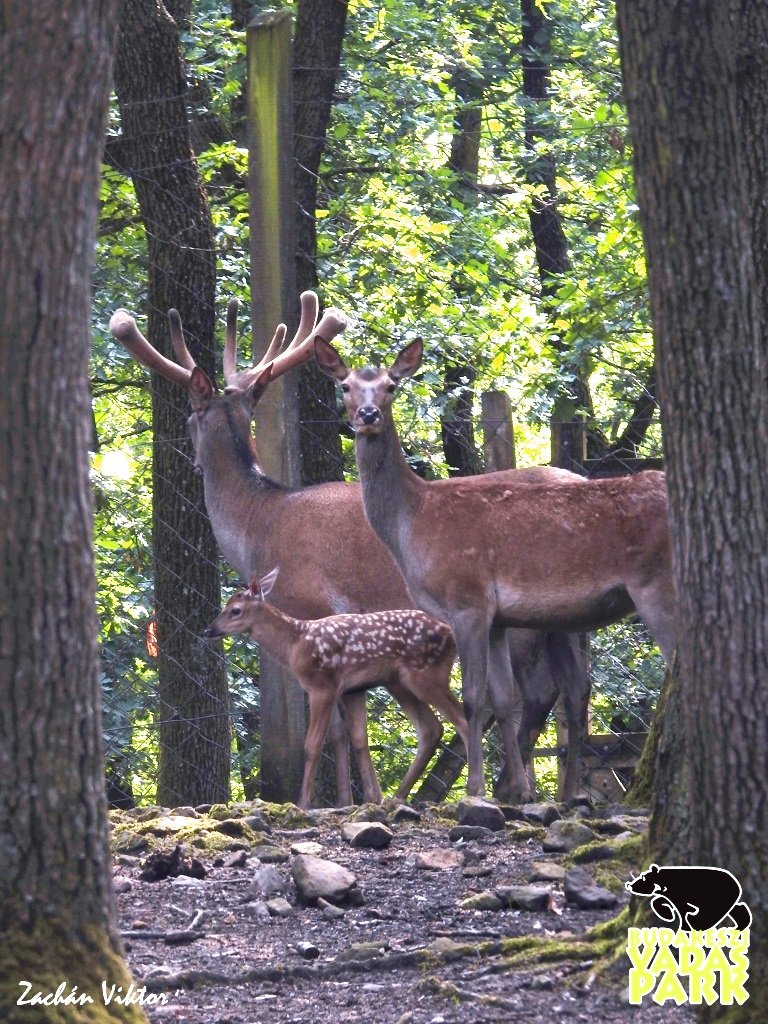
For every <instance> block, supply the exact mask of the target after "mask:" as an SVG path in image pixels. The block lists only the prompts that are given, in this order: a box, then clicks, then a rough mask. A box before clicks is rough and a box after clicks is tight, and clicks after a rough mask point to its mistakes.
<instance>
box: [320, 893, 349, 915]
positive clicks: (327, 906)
mask: <svg viewBox="0 0 768 1024" xmlns="http://www.w3.org/2000/svg"><path fill="white" fill-rule="evenodd" d="M317 906H318V907H319V909H320V911H321V912H322V915H323V917H324V918H325V920H326V921H340V920H341V918H342V917H345V916H346V911H344V910H342V908H341V907H336V906H334V905H333V903H329V902H328V900H324V899H323V897H322V896H321V897H320V899H319V900H318V901H317Z"/></svg>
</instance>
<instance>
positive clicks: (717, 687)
mask: <svg viewBox="0 0 768 1024" xmlns="http://www.w3.org/2000/svg"><path fill="white" fill-rule="evenodd" d="M618 10H619V30H620V38H621V50H622V62H623V73H624V82H625V92H626V98H627V103H628V107H629V114H630V123H631V126H632V132H633V139H634V145H635V166H636V175H637V186H638V195H639V200H640V207H641V215H642V219H643V228H644V234H645V245H646V252H647V258H648V272H649V285H650V292H651V309H652V315H653V321H654V331H655V338H656V366H657V370H658V378H659V381H658V384H659V398H660V405H661V410H662V421H663V424H664V439H665V460H666V466H667V479H668V487H669V495H670V515H671V525H672V537H673V557H674V567H675V575H676V582H677V586H678V591H679V598H680V601H679V604H680V617H681V642H680V648H679V658H680V682H679V687H680V694H679V697H678V698H677V699H678V706H679V707H680V708H681V709H683V723H684V742H683V743H682V744H680V746H679V749H678V750H677V751H676V752H675V751H670V754H671V756H670V757H669V759H668V761H667V762H666V763H662V762H661V761H660V762H659V771H660V773H661V775H662V778H661V779H660V785H659V786H658V787H657V788H656V792H655V798H654V799H655V805H654V818H655V820H656V822H657V823H658V822H665V821H666V824H667V828H666V829H661V830H657V832H656V836H655V842H656V843H657V845H658V846H659V847H660V848H661V849H662V850H663V851H664V853H665V855H666V856H669V855H670V854H671V853H674V856H675V858H676V860H677V862H678V863H693V864H712V865H716V866H719V867H724V868H727V869H728V870H730V871H732V872H733V873H734V874H735V875H736V877H737V878H738V879H739V880H740V882H741V884H742V886H743V889H744V897H745V899H746V901H747V903H748V904H749V905H750V907H751V909H752V914H753V919H754V924H753V928H752V948H751V950H750V961H751V970H750V982H749V985H748V988H749V991H750V993H751V996H750V999H749V1001H748V1002H747V1003H746V1004H745V1005H744V1006H742V1007H738V1008H737V1009H736V1011H735V1015H734V1011H733V1009H731V1010H730V1011H729V1010H728V1008H720V1007H713V1008H711V1009H710V1010H709V1011H708V1013H709V1015H710V1016H711V1017H712V1018H713V1019H714V1018H720V1017H728V1016H729V1013H730V1014H731V1015H732V1018H731V1019H734V1020H738V1021H739V1022H740V1024H743V1022H748V1021H753V1020H754V1021H758V1020H760V1021H763V1020H765V1017H766V1012H767V1008H768V977H767V974H766V965H767V964H768V956H766V949H767V946H766V938H767V936H766V931H767V926H768V896H767V895H766V889H765V878H766V876H767V875H768V839H767V838H766V837H767V836H768V773H766V761H767V760H768V647H767V646H766V639H765V624H766V609H767V608H768V559H766V556H765V549H766V538H767V537H768V464H767V463H766V460H765V449H766V443H768V394H767V393H766V388H765V380H766V371H767V370H768V366H767V365H766V343H765V338H766V333H765V332H766V328H765V324H766V321H767V320H768V306H767V304H766V290H767V288H766V281H765V269H766V268H765V254H766V244H768V237H767V236H766V212H765V209H766V208H765V202H766V200H765V195H766V188H767V186H768V181H767V180H766V168H768V162H767V161H766V147H767V146H768V138H767V137H766V132H765V123H766V120H765V112H766V93H767V91H768V7H766V5H765V4H764V3H761V2H759V0H744V2H743V3H730V4H729V3H720V4H710V3H707V2H706V0H676V2H672V3H670V2H668V0H663V2H662V0H632V2H629V0H622V2H620V4H619V8H618ZM670 699H672V698H670ZM667 717H669V716H667ZM670 726H672V727H674V726H675V723H672V722H670V723H665V726H664V730H665V731H666V729H667V728H668V727H670ZM660 742H661V744H664V735H662V737H661V740H660ZM675 786H677V787H685V791H686V792H687V794H688V797H689V802H690V819H691V820H690V832H689V838H687V837H686V832H685V830H683V831H682V841H681V837H676V836H675V835H674V834H672V832H673V829H676V828H677V825H676V823H675V822H674V821H673V820H671V819H670V817H669V815H668V806H667V805H668V797H667V794H669V793H670V792H673V791H674V788H675Z"/></svg>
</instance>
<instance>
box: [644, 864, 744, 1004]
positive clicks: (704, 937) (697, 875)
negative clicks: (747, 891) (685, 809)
mask: <svg viewBox="0 0 768 1024" xmlns="http://www.w3.org/2000/svg"><path fill="white" fill-rule="evenodd" d="M625 888H626V889H627V890H628V891H629V892H631V893H632V894H633V895H634V896H642V897H648V898H649V899H650V906H651V910H652V911H653V912H654V914H655V915H656V917H658V918H659V920H660V921H662V922H663V923H664V925H666V927H663V928H630V929H629V935H628V939H627V955H628V956H629V959H630V962H631V964H632V966H631V968H630V971H629V1001H630V1003H633V1004H635V1005H638V1004H640V1003H642V1001H643V999H644V998H645V997H646V996H650V997H651V998H652V999H653V1001H654V1002H655V1003H658V1004H659V1005H664V1004H665V1003H666V1002H674V1003H676V1004H677V1005H678V1006H681V1005H682V1004H683V1003H692V1004H701V1003H706V1004H707V1005H709V1006H711V1005H712V1004H713V1003H720V1004H722V1005H724V1006H730V1005H733V1004H734V1003H738V1004H739V1005H741V1004H742V1003H744V1002H746V1000H747V999H748V998H749V994H748V993H747V990H746V987H745V985H746V981H747V978H748V977H749V974H748V971H749V958H748V956H747V950H748V949H749V926H750V925H751V923H752V914H751V912H750V909H749V907H748V906H747V905H746V903H744V902H742V900H741V886H740V885H739V882H738V881H737V879H736V878H734V876H733V875H732V874H731V872H730V871H726V870H725V869H724V868H708V867H659V866H658V864H651V866H650V867H649V868H648V869H647V871H643V873H642V874H641V875H638V877H637V878H633V879H632V880H631V881H629V882H627V883H626V885H625Z"/></svg>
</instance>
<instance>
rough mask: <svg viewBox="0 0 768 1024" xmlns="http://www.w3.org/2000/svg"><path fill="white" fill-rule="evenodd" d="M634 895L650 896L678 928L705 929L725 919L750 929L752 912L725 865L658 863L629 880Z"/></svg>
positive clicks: (656, 908)
mask: <svg viewBox="0 0 768 1024" xmlns="http://www.w3.org/2000/svg"><path fill="white" fill-rule="evenodd" d="M624 888H625V889H627V890H628V891H629V892H631V893H632V894H633V895H634V896H649V897H650V899H651V910H653V912H654V914H655V915H656V916H657V917H658V918H659V919H660V920H662V921H663V922H664V923H665V924H670V925H672V926H673V927H674V928H677V929H678V931H680V930H682V931H692V930H696V931H706V930H707V929H708V928H716V927H718V925H720V924H721V923H722V922H723V921H724V920H725V919H726V918H729V919H730V921H731V922H733V924H732V925H727V924H726V925H725V927H731V926H732V927H736V928H738V929H739V931H742V930H743V929H745V928H749V926H750V924H751V923H752V913H751V911H750V909H749V907H748V906H747V905H746V903H742V902H741V886H740V885H739V882H738V881H737V879H736V878H734V876H733V875H732V874H731V872H730V871H726V870H725V868H702V867H690V868H689V867H671V868H666V867H664V868H660V867H659V865H658V864H651V866H650V867H649V868H648V869H647V870H646V871H643V873H642V874H641V875H638V876H637V878H633V879H632V880H631V881H630V882H626V883H625V885H624Z"/></svg>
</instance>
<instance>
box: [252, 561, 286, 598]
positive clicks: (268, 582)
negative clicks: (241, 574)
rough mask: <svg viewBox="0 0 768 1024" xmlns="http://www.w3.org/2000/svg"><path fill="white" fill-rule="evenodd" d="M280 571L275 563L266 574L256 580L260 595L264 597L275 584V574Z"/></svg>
mask: <svg viewBox="0 0 768 1024" xmlns="http://www.w3.org/2000/svg"><path fill="white" fill-rule="evenodd" d="M279 572H280V566H279V565H276V566H275V568H274V569H272V571H271V572H268V573H267V575H266V576H262V577H261V579H260V580H259V582H258V584H257V585H258V588H259V590H260V591H261V596H262V597H266V596H267V594H268V593H269V592H270V590H271V589H272V587H274V585H275V580H276V579H277V574H278V573H279Z"/></svg>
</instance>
